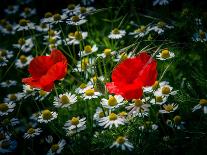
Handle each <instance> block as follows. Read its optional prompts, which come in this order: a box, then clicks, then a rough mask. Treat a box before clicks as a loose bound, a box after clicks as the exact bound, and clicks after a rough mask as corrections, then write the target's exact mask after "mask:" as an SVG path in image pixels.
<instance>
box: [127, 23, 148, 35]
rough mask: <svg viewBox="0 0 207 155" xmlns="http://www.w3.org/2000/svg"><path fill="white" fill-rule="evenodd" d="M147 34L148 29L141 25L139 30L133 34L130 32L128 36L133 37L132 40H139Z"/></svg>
mask: <svg viewBox="0 0 207 155" xmlns="http://www.w3.org/2000/svg"><path fill="white" fill-rule="evenodd" d="M149 32H150V31H149V27H147V26H145V25H141V26H140V27H139V28H137V29H136V30H134V32H130V33H129V35H133V36H134V38H141V37H144V36H146V35H147V34H148V33H149Z"/></svg>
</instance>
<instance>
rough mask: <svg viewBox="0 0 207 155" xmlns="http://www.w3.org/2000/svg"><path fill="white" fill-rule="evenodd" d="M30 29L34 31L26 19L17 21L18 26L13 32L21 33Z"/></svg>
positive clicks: (31, 24) (33, 26) (32, 24)
mask: <svg viewBox="0 0 207 155" xmlns="http://www.w3.org/2000/svg"><path fill="white" fill-rule="evenodd" d="M30 29H35V25H34V23H32V22H30V21H29V20H27V19H21V20H19V24H17V25H16V26H15V30H17V31H23V30H25V31H26V30H30Z"/></svg>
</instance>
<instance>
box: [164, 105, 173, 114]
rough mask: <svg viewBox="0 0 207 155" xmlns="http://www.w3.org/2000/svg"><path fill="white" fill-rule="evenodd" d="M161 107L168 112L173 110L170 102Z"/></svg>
mask: <svg viewBox="0 0 207 155" xmlns="http://www.w3.org/2000/svg"><path fill="white" fill-rule="evenodd" d="M163 107H164V109H165V110H166V111H168V112H171V111H173V106H172V105H171V104H168V105H164V106H163Z"/></svg>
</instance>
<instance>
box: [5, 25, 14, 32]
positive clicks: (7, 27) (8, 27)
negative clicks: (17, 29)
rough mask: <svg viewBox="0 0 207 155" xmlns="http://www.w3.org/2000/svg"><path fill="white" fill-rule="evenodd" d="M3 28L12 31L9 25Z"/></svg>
mask: <svg viewBox="0 0 207 155" xmlns="http://www.w3.org/2000/svg"><path fill="white" fill-rule="evenodd" d="M5 28H6V30H7V31H10V32H11V31H12V26H11V25H10V24H7V25H6V27H5Z"/></svg>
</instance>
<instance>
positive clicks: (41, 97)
mask: <svg viewBox="0 0 207 155" xmlns="http://www.w3.org/2000/svg"><path fill="white" fill-rule="evenodd" d="M49 94H50V92H47V91H44V90H42V89H40V90H38V94H37V96H36V97H35V100H39V101H43V100H44V99H45V98H46V97H47V96H48V95H49Z"/></svg>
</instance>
